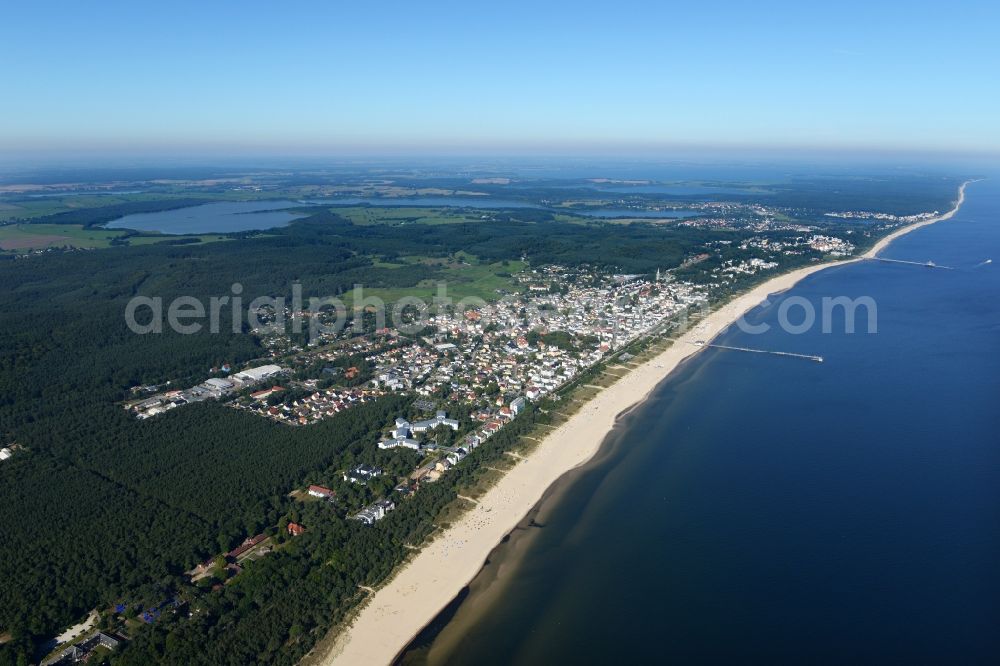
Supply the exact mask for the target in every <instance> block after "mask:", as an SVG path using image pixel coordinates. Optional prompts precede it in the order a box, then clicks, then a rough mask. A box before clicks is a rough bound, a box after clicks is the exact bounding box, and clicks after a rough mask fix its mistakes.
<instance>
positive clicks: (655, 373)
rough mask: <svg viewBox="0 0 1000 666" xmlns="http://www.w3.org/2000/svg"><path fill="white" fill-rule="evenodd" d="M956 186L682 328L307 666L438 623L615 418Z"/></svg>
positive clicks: (590, 453) (400, 639)
mask: <svg viewBox="0 0 1000 666" xmlns="http://www.w3.org/2000/svg"><path fill="white" fill-rule="evenodd" d="M970 182H973V181H971V180H970V181H966V182H964V183H963V184H962V185H961V186H960V187H959V195H958V199H957V201H956V203H955V206H954V207H953V208H952V209H951V210H949V211H947V212H946V213H943V214H941V215H939V216H937V217H933V218H928V219H927V220H922V221H920V222H915V223H913V224H910V225H907V226H904V227H901V228H899V229H896V230H895V231H893V232H892V233H890V234H888V235H887V236H885V237H884V238H882V239H880V240H879V241H878V242H876V243H875V244H874V245H873V246H872V247H871V248H870V249H869V250H868V251H867V252H865V253H864V254H862V255H859V256H857V257H854V258H852V259H847V260H843V261H836V262H829V263H822V264H817V265H813V266H805V267H802V268H799V269H796V270H793V271H790V272H788V273H784V274H782V275H778V276H775V277H773V278H771V279H770V280H767V281H766V282H764V283H762V284H760V285H758V286H756V287H754V288H753V289H751V290H750V291H748V292H745V293H743V294H739V295H737V296H735V297H734V298H733V299H731V300H730V301H728V302H727V303H725V304H724V305H722V306H720V307H719V308H718V309H717V310H715V311H713V312H711V313H710V314H709V315H708V316H706V317H705V318H704V319H703V320H701V321H700V322H698V324H697V325H695V326H693V327H691V328H689V329H688V330H686V331H685V332H684V333H683V334H682V335H680V336H679V337H678V338H677V339H676V340H675V341H674V343H673V344H672V345H671V346H670V347H669V348H668V349H666V350H664V351H663V352H661V353H660V354H658V355H657V356H656V357H654V358H652V359H650V360H649V361H646V362H644V363H643V364H642V365H640V366H638V367H636V368H634V369H633V370H631V371H629V372H628V373H627V374H626V375H625V376H624V377H622V379H620V380H619V381H618V382H616V383H615V384H612V385H611V386H609V387H607V388H605V389H603V390H602V391H601V392H600V393H599V394H598V395H597V396H596V397H594V398H593V399H591V400H590V401H589V402H587V403H585V404H584V405H583V407H582V408H581V409H580V411H578V412H577V413H575V414H573V416H572V417H570V419H569V420H568V421H567V422H566V423H564V424H562V425H561V426H559V427H558V428H556V429H555V430H553V431H552V432H550V433H549V434H548V435H546V436H545V437H544V438H542V441H541V442H540V443H539V444H538V446H537V448H536V449H535V450H534V451H533V452H532V453H531V455H529V456H528V457H527V458H526V459H524V460H523V461H522V462H520V463H519V464H518V465H516V466H515V467H514V468H513V469H511V470H510V471H509V472H507V473H506V474H505V475H504V476H503V477H502V478H501V479H500V480H499V481H498V482H497V483H496V484H495V485H494V486H493V487H491V488H490V489H489V490H487V492H486V493H485V494H484V495H482V496H481V497H480V498H479V500H478V502H477V504H476V506H475V508H473V509H470V510H469V511H467V512H466V513H464V514H463V515H462V516H461V517H460V518H459V519H458V520H456V521H455V522H454V523H453V524H452V525H451V526H450V527H449V528H448V529H446V530H445V531H444V532H443V533H441V534H440V535H438V536H437V538H435V539H434V540H433V541H431V542H430V543H429V544H427V545H426V546H425V547H424V548H422V549H421V550H420V551H419V552H418V553H417V554H416V555H415V556H414V557H412V558H411V559H410V560H408V561H407V562H405V563H404V564H403V565H402V566H401V567H400V568H399V569H398V570H397V571H396V572H394V574H393V575H392V577H391V578H390V579H389V580H388V581H387V582H386V583H385V584H384V585H383V586H382V587H380V588H379V589H378V590H377V591H376V592H375V594H374V595H373V596H372V597H371V598H370V599H369V600H368V601H367V602H366V603H364V605H363V606H362V607H361V608H360V609H359V610H358V612H357V613H356V615H355V617H354V619H353V621H352V622H351V624H350V626H349V627H348V628H346V629H345V630H344V631H343V632H341V633H340V635H338V636H336V638H335V639H334V640H333V642H332V644H330V645H329V646H328V647H325V649H324V648H323V647H320V648H318V649H317V651H316V652H315V653H313V654H311V655H310V656H307V658H306V661H308V663H319V664H324V665H327V664H388V663H392V662H393V661H394V660H395V659H396V658H397V657H398V656H399V654H400V653H401V652H402V651H403V650H404V649H405V648H406V646H407V645H409V644H410V642H412V640H413V639H414V638H415V637H416V636H417V635H418V634H419V633H420V632H421V631H422V630H423V629H424V627H426V626H427V625H428V624H429V623H430V622H431V621H433V620H434V618H435V617H437V615H438V613H440V611H441V610H442V609H444V608H445V607H446V606H447V605H448V604H449V603H451V602H452V600H453V599H454V598H455V597H456V595H458V594H459V593H460V592H461V590H462V589H463V588H464V587H465V586H466V585H468V584H469V582H470V581H472V580H473V579H474V578H475V577H476V575H477V574H478V573H479V571H480V570H481V569H482V567H483V564H484V562H485V561H486V559H487V558H488V556H489V555H490V553H491V552H493V550H494V549H495V548H496V546H497V545H498V544H500V543H501V542H502V541H503V539H504V538H505V537H506V536H507V535H508V534H509V533H510V532H511V531H512V530H513V529H515V528H516V527H517V525H518V524H519V523H520V522H521V521H522V520H523V519H524V517H525V515H527V514H528V513H530V512H531V511H533V510H534V509H535V507H536V506H537V504H538V502H539V501H540V500H541V499H542V498H543V497H544V496H545V495H546V494H547V492H548V490H549V489H550V488H551V487H552V485H553V484H555V483H556V482H557V481H558V480H559V479H560V478H562V477H563V476H564V475H565V474H566V473H567V472H569V471H571V470H573V469H576V468H578V467H580V466H582V465H584V464H585V463H587V462H588V461H590V460H591V459H592V458H593V457H594V456H595V455H596V454H597V453H598V452H599V451H600V449H601V447H602V445H603V443H604V441H605V439H606V437H607V435H608V434H609V433H610V432H611V431H612V429H613V428H614V427H615V424H616V423H617V422H618V421H619V419H620V417H622V416H624V415H625V414H626V413H627V412H629V411H631V410H632V409H634V408H635V407H637V406H638V405H639V404H641V403H642V402H644V401H645V400H646V398H647V397H648V396H649V394H650V393H651V392H652V391H653V390H654V389H655V388H656V387H657V386H658V385H659V384H660V383H662V382H663V381H665V380H666V379H668V378H669V377H670V375H672V374H673V372H674V370H675V369H676V368H677V367H678V366H679V365H680V364H681V363H682V362H683V361H685V360H687V359H688V358H691V357H693V356H694V355H695V354H697V353H698V352H699V351H701V350H702V349H704V348H705V347H704V346H695V345H693V344H689V343H693V342H695V341H697V340H703V341H705V342H709V341H711V340H712V339H714V338H715V337H716V336H718V335H719V334H721V333H722V332H723V331H725V330H726V329H727V328H729V327H730V326H731V325H732V324H734V323H735V322H736V321H737V320H738V319H739V318H740V317H742V316H743V315H744V314H746V313H747V312H748V311H750V310H752V309H753V308H755V307H757V306H758V305H760V304H761V303H762V302H763V301H765V300H767V298H768V297H769V296H771V295H773V294H777V293H781V292H784V291H787V290H788V289H791V288H792V287H794V286H795V285H796V284H797V283H798V282H799V281H801V280H802V279H804V278H805V277H807V276H809V275H812V274H813V273H816V272H819V271H822V270H825V269H827V268H832V267H835V266H843V265H847V264H852V263H856V262H859V261H864V260H868V259H872V258H875V257H876V256H878V254H879V253H880V252H881V251H882V250H884V249H885V248H886V247H888V246H889V245H890V244H891V243H892V241H894V240H895V239H897V238H899V237H900V236H903V235H905V234H908V233H910V232H912V231H914V230H916V229H919V228H920V227H924V226H927V225H930V224H934V223H936V222H940V221H943V220H947V219H950V218H952V217H953V216H954V215H955V214H956V213H957V212H958V211H959V209H960V208H961V207H962V204H963V203H964V201H965V188H966V186H967V185H968V184H969V183H970Z"/></svg>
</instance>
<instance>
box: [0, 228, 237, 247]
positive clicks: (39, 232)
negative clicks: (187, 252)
mask: <svg viewBox="0 0 1000 666" xmlns="http://www.w3.org/2000/svg"><path fill="white" fill-rule="evenodd" d="M115 239H120V242H121V243H123V244H128V245H153V244H156V243H163V242H165V241H169V242H172V243H177V242H184V243H212V242H215V241H220V240H226V239H227V237H226V236H220V235H218V234H206V235H202V236H167V235H160V234H143V235H131V236H130V235H129V232H128V231H127V230H124V229H115V230H108V229H96V228H89V229H88V228H85V227H83V226H82V225H79V224H8V225H4V226H0V251H5V252H28V251H31V250H44V249H46V248H51V247H57V248H60V247H69V248H76V249H98V248H106V247H111V246H112V241H113V240H115Z"/></svg>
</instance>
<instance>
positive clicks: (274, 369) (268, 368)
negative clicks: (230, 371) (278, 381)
mask: <svg viewBox="0 0 1000 666" xmlns="http://www.w3.org/2000/svg"><path fill="white" fill-rule="evenodd" d="M280 372H281V368H280V367H279V366H277V365H262V366H260V367H259V368H248V369H246V370H243V371H241V372H237V373H236V374H235V375H233V379H235V380H237V381H239V382H241V383H243V384H256V383H257V382H260V381H263V380H265V379H267V378H268V377H273V376H275V375H276V374H278V373H280Z"/></svg>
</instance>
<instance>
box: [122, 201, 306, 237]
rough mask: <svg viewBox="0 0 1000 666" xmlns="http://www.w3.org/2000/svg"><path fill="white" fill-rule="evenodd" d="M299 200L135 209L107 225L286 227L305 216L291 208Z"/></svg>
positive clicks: (212, 229)
mask: <svg viewBox="0 0 1000 666" xmlns="http://www.w3.org/2000/svg"><path fill="white" fill-rule="evenodd" d="M302 205H303V204H302V202H298V201H287V200H286V201H227V202H221V203H207V204H202V205H200V206H188V207H187V208H177V209H175V210H164V211H159V212H156V213H136V214H134V215H126V216H125V217H122V218H119V219H117V220H114V221H112V222H108V223H107V224H106V225H104V226H105V228H106V229H135V230H137V231H157V232H159V233H163V234H205V233H232V232H235V231H251V230H258V229H273V228H275V227H283V226H285V225H287V224H288V223H289V222H291V221H292V220H297V219H299V218H302V217H305V214H304V213H296V212H292V211H289V210H286V209H288V208H295V207H298V208H301V207H302Z"/></svg>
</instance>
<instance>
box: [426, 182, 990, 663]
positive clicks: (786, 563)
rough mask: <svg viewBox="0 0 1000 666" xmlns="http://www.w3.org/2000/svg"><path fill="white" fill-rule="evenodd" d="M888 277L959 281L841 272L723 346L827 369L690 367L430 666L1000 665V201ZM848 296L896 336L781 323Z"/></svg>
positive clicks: (706, 355) (712, 360)
mask: <svg viewBox="0 0 1000 666" xmlns="http://www.w3.org/2000/svg"><path fill="white" fill-rule="evenodd" d="M883 256H886V257H891V258H897V259H905V260H915V261H926V260H928V259H933V260H934V261H935V262H936V263H938V264H940V265H946V266H953V267H955V268H956V270H954V271H946V270H932V269H927V268H921V267H916V266H904V265H898V264H886V263H878V262H864V263H860V264H854V265H849V266H843V267H838V268H833V269H830V270H827V271H823V272H820V273H817V274H814V275H813V276H811V277H809V278H807V279H806V280H804V281H803V282H802V283H800V284H799V285H798V286H797V287H795V288H794V289H792V290H791V291H789V292H787V293H786V294H784V295H783V296H780V297H775V298H773V299H772V303H771V304H770V305H768V306H766V307H762V308H758V309H757V310H755V311H753V312H752V313H751V314H750V315H748V321H750V322H751V323H769V324H771V325H772V330H771V331H769V332H768V333H766V334H763V335H749V334H747V333H743V332H741V331H739V330H736V329H732V330H730V331H728V332H727V333H725V334H724V335H723V336H722V338H721V340H720V342H722V343H724V344H730V345H742V346H748V347H756V348H765V349H776V350H786V351H798V352H803V353H809V354H820V355H822V356H824V357H825V362H824V363H822V364H817V363H812V362H809V361H804V360H797V359H789V358H781V357H774V356H765V355H757V354H746V353H740V352H733V351H724V350H714V349H708V350H705V351H704V352H703V353H701V354H699V355H698V356H697V357H696V358H694V359H692V360H691V361H690V362H688V363H686V364H684V365H683V366H682V367H681V368H680V369H679V370H678V372H676V373H675V374H674V375H673V376H672V377H671V378H670V379H668V380H667V381H666V382H664V383H663V384H662V385H661V386H660V387H659V388H658V389H657V390H656V391H655V392H654V394H653V395H652V397H651V399H650V400H649V401H647V402H646V403H644V404H643V405H642V406H641V407H640V408H639V409H637V410H635V411H634V412H633V413H631V414H630V415H628V416H627V417H625V418H624V419H623V420H622V421H621V423H620V424H619V426H618V427H617V428H616V429H615V431H614V432H613V433H612V434H611V435H610V436H609V438H608V440H607V442H606V443H605V447H604V449H603V450H602V452H601V454H600V455H599V456H598V458H597V459H596V460H595V461H593V462H592V463H591V464H590V465H588V466H587V467H586V468H584V469H583V470H580V471H578V472H575V473H572V474H570V475H568V476H567V477H565V478H564V479H563V481H562V482H561V483H560V484H559V485H558V486H557V487H556V488H555V489H554V492H553V493H552V494H551V496H550V497H549V498H548V499H547V500H545V501H543V502H542V504H541V505H540V506H539V507H537V513H536V514H534V515H533V516H532V520H531V521H525V523H523V524H522V526H521V527H520V528H519V529H518V530H515V532H514V533H513V534H512V537H511V539H510V540H509V541H508V542H507V543H506V544H504V545H501V546H500V547H499V548H498V549H497V550H496V551H495V552H494V553H493V554H492V555H491V556H490V561H489V563H488V564H487V565H486V566H485V567H484V569H483V571H482V572H481V573H480V575H479V577H477V579H476V580H475V581H474V582H473V584H472V585H471V586H470V590H469V593H468V596H466V597H465V598H464V600H463V601H462V602H461V605H459V606H458V608H457V611H456V612H455V614H454V616H453V617H451V618H450V621H449V622H447V624H446V625H445V627H444V629H443V631H441V632H440V633H439V634H438V635H437V637H436V639H435V640H434V642H433V643H432V644H431V648H430V653H429V654H430V657H431V659H430V661H432V662H434V663H456V664H507V663H527V664H542V663H574V662H579V663H725V664H735V663H740V664H742V663H768V664H770V663H782V664H791V663H794V664H817V663H824V664H844V663H855V662H861V663H880V664H881V663H892V664H903V663H956V664H957V663H998V662H1000V631H997V627H998V626H1000V566H998V563H1000V409H998V403H1000V356H998V354H997V352H998V350H1000V306H998V303H1000V267H998V266H997V265H996V264H995V263H994V264H987V265H979V266H978V267H977V265H978V264H980V263H981V262H982V261H984V260H985V259H987V258H992V259H994V260H996V259H997V258H1000V181H998V180H997V179H994V180H992V181H987V182H982V183H974V184H972V185H971V186H970V187H969V189H968V198H967V201H966V204H965V206H964V207H963V209H962V210H961V212H960V213H959V214H958V215H957V216H956V217H955V218H954V219H952V220H950V221H946V222H942V223H938V224H936V225H933V226H930V227H926V228H923V229H920V230H918V231H915V232H913V233H911V234H909V235H907V236H905V237H903V238H901V239H899V240H898V241H896V242H895V243H894V244H893V245H892V246H891V247H890V248H889V249H888V250H887V251H886V252H885V253H884V255H883ZM841 295H846V296H850V297H859V296H871V297H872V298H874V299H875V301H876V302H877V305H878V320H877V326H878V332H877V333H875V334H867V333H856V334H853V335H848V334H846V333H844V332H843V322H842V321H839V320H836V319H835V320H834V322H833V323H834V332H833V333H830V334H824V333H822V332H821V330H820V329H819V328H818V327H817V328H816V329H814V330H812V331H810V332H807V333H804V334H801V335H792V334H789V333H785V332H782V331H781V330H780V329H779V328H778V327H777V326H776V323H777V312H778V309H779V306H780V304H781V302H782V301H783V300H785V299H788V298H792V297H804V298H806V299H808V300H809V301H810V302H812V303H814V304H816V307H817V310H818V309H819V300H820V299H821V298H823V297H824V296H841ZM838 331H839V332H838ZM445 620H446V618H441V622H442V623H444V622H445ZM426 640H427V639H426V638H425V639H424V640H423V642H424V643H425V644H424V645H423V646H422V647H421V648H420V649H414V650H412V651H411V652H410V653H408V655H407V660H409V661H420V660H421V659H422V658H423V657H426V656H427V652H426V650H427V645H426Z"/></svg>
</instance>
